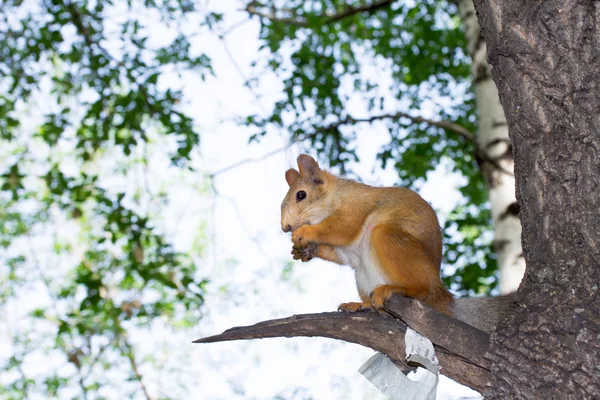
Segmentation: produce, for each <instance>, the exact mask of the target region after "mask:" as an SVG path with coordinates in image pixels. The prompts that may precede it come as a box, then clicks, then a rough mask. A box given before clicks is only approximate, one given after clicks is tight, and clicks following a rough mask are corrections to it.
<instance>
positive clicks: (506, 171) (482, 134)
mask: <svg viewBox="0 0 600 400" xmlns="http://www.w3.org/2000/svg"><path fill="white" fill-rule="evenodd" d="M458 7H459V12H460V17H461V20H462V22H463V24H464V26H465V30H466V32H465V34H466V37H467V43H468V51H469V55H470V56H471V59H472V61H473V83H474V87H475V97H476V103H477V112H478V116H479V132H478V134H477V145H478V146H479V148H480V149H481V151H482V152H484V153H485V155H486V159H488V160H489V159H491V160H495V161H496V164H497V165H492V164H491V163H490V162H489V161H485V160H484V161H483V162H482V163H481V168H482V172H483V176H484V179H485V181H486V182H487V185H488V189H489V198H490V205H491V213H492V222H493V224H494V229H495V237H494V248H495V249H496V253H497V255H498V268H499V270H500V292H501V293H503V294H506V293H510V292H513V291H515V290H517V289H518V288H519V284H520V283H521V280H522V278H523V274H524V272H525V259H524V258H523V251H522V250H521V223H520V221H519V217H518V215H515V213H514V205H515V204H516V197H515V177H514V174H513V169H514V161H513V157H512V150H511V147H510V139H509V137H508V125H507V123H506V118H505V116H504V110H503V109H502V104H501V103H500V99H499V97H498V89H497V88H496V85H495V83H494V81H493V80H492V75H491V72H490V65H489V64H488V62H487V49H486V44H485V41H484V40H483V38H482V37H481V35H480V28H479V24H478V22H477V17H476V15H475V7H474V6H473V1H472V0H461V1H460V2H459V4H458ZM498 167H500V168H498ZM511 206H512V207H511Z"/></svg>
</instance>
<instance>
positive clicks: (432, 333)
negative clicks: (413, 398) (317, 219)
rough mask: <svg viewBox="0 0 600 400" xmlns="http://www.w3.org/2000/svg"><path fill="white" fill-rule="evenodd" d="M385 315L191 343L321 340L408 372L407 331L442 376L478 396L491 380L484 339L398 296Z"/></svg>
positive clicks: (261, 326) (313, 320)
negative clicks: (426, 342)
mask: <svg viewBox="0 0 600 400" xmlns="http://www.w3.org/2000/svg"><path fill="white" fill-rule="evenodd" d="M385 311H386V312H387V313H388V314H390V315H386V314H380V313H376V312H363V313H354V314H347V313H339V312H329V313H321V314H304V315H294V316H292V317H288V318H283V319H276V320H270V321H264V322H260V323H258V324H256V325H252V326H244V327H236V328H231V329H228V330H226V331H225V332H223V333H222V334H220V335H214V336H209V337H206V338H202V339H198V340H195V341H194V343H214V342H222V341H230V340H246V339H262V338H272V337H296V336H308V337H314V336H322V337H328V338H333V339H341V340H344V341H347V342H351V343H357V344H360V345H363V346H366V347H370V348H372V349H374V350H376V351H379V352H381V353H384V354H386V355H387V356H388V357H389V358H390V359H391V360H392V361H393V362H394V363H395V364H396V365H398V366H399V367H400V368H401V369H402V370H403V371H406V370H408V369H409V366H408V365H407V364H406V361H405V357H404V355H405V348H404V333H405V332H406V327H407V325H408V326H410V327H412V328H413V329H415V330H416V331H418V332H420V333H421V334H423V335H425V336H427V337H428V338H429V339H430V340H431V341H432V342H433V344H434V347H435V349H436V354H437V356H438V359H439V360H440V363H441V365H442V367H443V369H442V372H443V373H444V375H446V376H448V377H450V378H452V379H454V380H456V381H457V382H459V383H462V384H464V385H467V386H469V387H471V388H473V389H475V390H477V391H479V392H482V391H483V390H484V389H485V386H486V384H487V382H488V380H489V377H490V372H489V362H488V361H487V360H486V359H485V358H484V354H485V352H486V351H487V348H488V346H489V334H488V333H486V332H483V331H481V330H479V329H476V328H474V327H472V326H470V325H467V324H465V323H464V322H461V321H458V320H456V319H454V318H450V317H448V316H446V315H443V314H441V313H439V312H437V311H435V310H433V309H431V308H429V307H427V306H425V305H424V304H423V303H421V302H419V301H417V300H414V299H409V298H404V297H400V296H395V297H394V298H392V299H391V300H390V301H389V302H388V303H386V307H385ZM392 315H393V317H392Z"/></svg>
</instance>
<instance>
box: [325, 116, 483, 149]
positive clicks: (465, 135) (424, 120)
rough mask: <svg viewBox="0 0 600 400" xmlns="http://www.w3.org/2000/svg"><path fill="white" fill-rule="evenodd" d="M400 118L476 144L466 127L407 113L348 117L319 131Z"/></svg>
mask: <svg viewBox="0 0 600 400" xmlns="http://www.w3.org/2000/svg"><path fill="white" fill-rule="evenodd" d="M400 118H407V119H410V120H411V121H413V122H415V123H417V124H419V123H425V124H427V125H431V126H436V127H438V128H442V129H447V130H449V131H452V132H454V133H456V134H458V135H460V136H462V137H463V138H465V139H467V140H468V141H470V142H475V135H474V134H473V133H472V132H470V131H469V130H468V129H466V128H465V127H463V126H461V125H459V124H457V123H454V122H450V121H435V120H432V119H428V118H423V117H419V116H414V115H410V114H407V113H405V112H397V113H393V114H381V115H372V116H370V117H367V118H354V117H352V116H347V117H345V118H342V119H340V120H339V121H337V122H334V123H332V124H329V125H327V126H325V127H323V128H320V129H318V131H328V130H334V129H337V128H338V127H340V126H342V125H349V124H357V123H361V122H375V121H380V120H382V119H400Z"/></svg>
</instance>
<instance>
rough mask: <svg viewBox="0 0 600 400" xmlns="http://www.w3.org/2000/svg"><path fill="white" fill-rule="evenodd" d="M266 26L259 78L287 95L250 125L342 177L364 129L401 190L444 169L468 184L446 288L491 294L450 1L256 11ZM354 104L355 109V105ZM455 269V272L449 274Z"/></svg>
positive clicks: (471, 108)
mask: <svg viewBox="0 0 600 400" xmlns="http://www.w3.org/2000/svg"><path fill="white" fill-rule="evenodd" d="M246 11H247V12H248V13H249V14H250V15H251V16H253V17H257V18H259V20H260V23H261V30H260V38H261V40H262V42H263V47H264V48H263V53H262V54H261V55H262V57H261V61H260V62H258V63H257V68H266V69H269V70H273V71H275V72H276V73H277V74H278V75H279V76H280V77H281V79H282V80H283V87H284V90H283V96H282V98H281V99H279V101H277V102H276V103H275V105H274V107H273V109H272V111H271V113H270V114H269V115H267V116H259V115H251V116H248V118H247V119H246V124H248V125H249V126H252V127H256V128H259V129H260V130H259V132H258V133H257V134H256V135H255V136H254V137H253V138H252V139H258V138H260V137H261V136H264V135H265V134H266V133H267V132H268V130H269V128H271V127H278V128H280V129H285V130H287V131H289V132H290V135H291V139H292V140H295V141H303V142H306V143H308V144H309V145H310V147H311V148H312V149H314V150H315V151H317V152H318V153H319V155H320V156H321V158H322V159H323V160H324V161H326V162H327V163H329V165H331V166H332V167H334V168H338V169H339V170H340V171H341V172H342V173H349V172H350V171H347V165H348V162H350V161H358V155H357V152H356V139H357V137H358V136H359V135H360V131H361V129H363V128H364V124H368V123H374V122H376V121H377V122H379V123H380V124H379V125H378V126H379V127H381V128H382V129H386V130H387V133H388V135H389V136H388V142H387V143H386V144H385V145H383V146H382V147H381V148H380V150H379V152H378V154H377V159H378V160H379V162H380V165H381V167H382V168H386V167H387V166H388V165H392V166H393V167H394V168H395V169H396V171H397V173H398V184H400V185H406V186H409V187H413V188H414V187H418V186H419V184H420V183H422V182H423V181H424V180H425V179H426V178H427V174H428V173H430V172H432V171H433V170H434V169H435V168H436V167H438V166H439V165H440V163H441V162H442V161H443V160H451V166H452V171H453V172H455V173H457V174H460V175H461V176H462V177H464V180H463V184H462V185H461V186H460V188H459V190H460V192H461V194H462V195H463V196H464V200H463V202H462V203H461V204H459V205H458V206H457V208H456V209H455V210H454V211H453V212H452V213H451V214H450V215H449V216H448V218H447V220H446V223H445V227H444V232H445V245H446V250H445V252H444V255H445V262H446V264H449V265H451V266H452V267H453V268H451V271H450V274H449V276H447V277H446V281H447V283H449V284H452V287H453V288H454V289H457V290H459V291H462V292H466V291H471V292H473V291H474V292H476V293H480V292H487V291H489V290H490V289H492V288H493V287H495V285H496V280H495V278H494V273H495V272H496V268H497V267H496V257H495V254H494V252H493V250H492V248H491V236H492V233H491V228H490V212H489V204H488V198H487V191H486V187H485V184H484V181H483V179H482V174H481V170H480V168H479V162H480V160H479V159H478V157H481V152H480V151H479V149H478V148H477V145H476V141H475V134H474V132H476V129H477V122H476V121H477V120H476V110H475V104H474V95H473V93H472V90H471V69H470V60H469V58H468V56H467V55H466V50H465V46H466V40H465V33H464V32H463V30H462V29H461V26H460V20H459V18H458V15H457V9H456V6H455V5H454V4H452V3H450V2H447V1H444V0H442V1H440V0H426V1H418V2H412V1H393V0H379V1H376V0H373V1H348V0H314V1H296V0H286V1H275V0H268V1H260V2H258V1H253V2H250V3H249V4H248V5H247V7H246ZM357 105H358V106H357ZM455 269H457V270H458V271H457V272H454V270H455Z"/></svg>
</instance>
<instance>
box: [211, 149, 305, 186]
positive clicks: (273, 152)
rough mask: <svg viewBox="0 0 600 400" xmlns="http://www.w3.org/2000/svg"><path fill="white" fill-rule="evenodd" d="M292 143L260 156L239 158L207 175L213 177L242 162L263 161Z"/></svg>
mask: <svg viewBox="0 0 600 400" xmlns="http://www.w3.org/2000/svg"><path fill="white" fill-rule="evenodd" d="M293 144H294V142H290V143H288V144H286V145H285V146H283V147H280V148H277V149H275V150H272V151H270V152H268V153H267V154H264V155H262V156H260V157H258V158H255V157H248V158H246V159H244V160H240V161H238V162H236V163H233V164H231V165H228V166H227V167H224V168H221V169H219V170H217V171H215V172H213V173H211V174H209V175H208V176H209V177H210V178H214V177H215V176H217V175H220V174H222V173H224V172H227V171H230V170H232V169H235V168H238V167H240V166H242V165H244V164H248V163H253V162H259V161H263V160H264V159H265V158H268V157H271V156H274V155H275V154H277V153H280V152H282V151H284V150H287V149H289V148H290V146H292V145H293Z"/></svg>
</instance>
